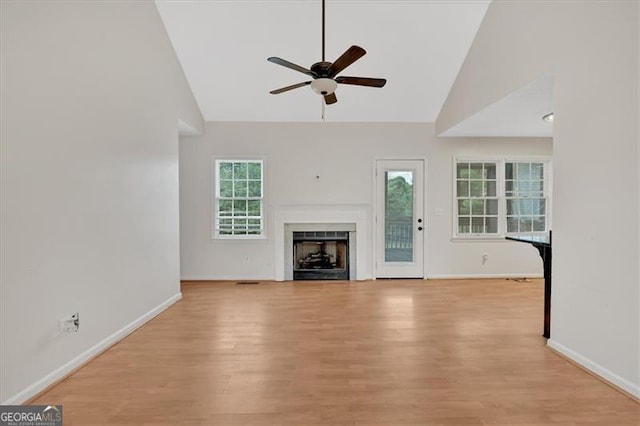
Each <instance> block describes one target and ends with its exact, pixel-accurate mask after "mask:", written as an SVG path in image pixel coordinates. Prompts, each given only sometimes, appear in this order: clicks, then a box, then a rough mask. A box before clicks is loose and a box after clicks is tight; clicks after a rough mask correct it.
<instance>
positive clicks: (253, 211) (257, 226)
mask: <svg viewBox="0 0 640 426" xmlns="http://www.w3.org/2000/svg"><path fill="white" fill-rule="evenodd" d="M215 168H216V179H215V181H216V196H215V226H214V229H215V234H214V236H215V237H218V238H260V237H261V236H263V235H264V226H263V224H264V223H263V222H264V213H263V212H264V205H263V204H264V190H263V164H262V160H216V162H215Z"/></svg>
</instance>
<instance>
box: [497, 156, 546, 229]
mask: <svg viewBox="0 0 640 426" xmlns="http://www.w3.org/2000/svg"><path fill="white" fill-rule="evenodd" d="M504 172H505V176H504V178H505V197H506V201H507V232H508V233H509V232H514V233H532V232H544V231H546V222H547V220H546V203H547V200H546V198H545V195H544V190H545V185H544V163H540V162H536V163H522V162H518V163H505V167H504Z"/></svg>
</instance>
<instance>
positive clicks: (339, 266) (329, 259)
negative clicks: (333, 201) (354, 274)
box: [293, 231, 349, 280]
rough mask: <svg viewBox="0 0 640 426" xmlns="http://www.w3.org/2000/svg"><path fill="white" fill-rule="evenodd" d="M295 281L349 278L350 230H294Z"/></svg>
mask: <svg viewBox="0 0 640 426" xmlns="http://www.w3.org/2000/svg"><path fill="white" fill-rule="evenodd" d="M293 279H294V280H348V279H349V232H348V231H302V232H293Z"/></svg>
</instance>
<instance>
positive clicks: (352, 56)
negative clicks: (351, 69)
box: [327, 46, 367, 77]
mask: <svg viewBox="0 0 640 426" xmlns="http://www.w3.org/2000/svg"><path fill="white" fill-rule="evenodd" d="M365 53H367V51H366V50H364V49H363V48H362V47H360V46H351V47H350V48H348V49H347V51H346V52H344V53H343V54H342V56H340V57H339V58H338V59H336V61H335V62H334V63H333V64H331V66H330V67H329V69H328V70H327V71H328V73H329V77H334V76H336V75H338V73H339V72H340V71H342V70H343V69H345V68H347V67H348V66H349V65H351V64H352V63H354V62H355V61H357V60H358V59H360V58H362V57H363V56H364V55H365Z"/></svg>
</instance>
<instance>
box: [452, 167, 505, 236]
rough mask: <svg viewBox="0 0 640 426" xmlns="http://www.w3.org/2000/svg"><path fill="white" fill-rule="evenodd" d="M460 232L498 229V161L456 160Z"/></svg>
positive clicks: (489, 231) (477, 232)
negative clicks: (474, 161) (471, 161)
mask: <svg viewBox="0 0 640 426" xmlns="http://www.w3.org/2000/svg"><path fill="white" fill-rule="evenodd" d="M456 169H457V171H456V186H457V199H458V234H497V233H498V193H497V175H496V170H497V165H496V163H470V162H458V163H457V164H456Z"/></svg>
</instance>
